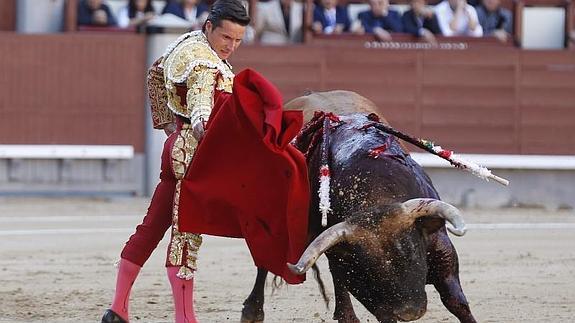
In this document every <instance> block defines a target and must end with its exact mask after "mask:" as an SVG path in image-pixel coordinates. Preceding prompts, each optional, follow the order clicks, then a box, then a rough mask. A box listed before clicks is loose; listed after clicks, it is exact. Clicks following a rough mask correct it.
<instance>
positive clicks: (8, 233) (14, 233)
mask: <svg viewBox="0 0 575 323" xmlns="http://www.w3.org/2000/svg"><path fill="white" fill-rule="evenodd" d="M134 231H135V228H131V229H126V228H93V229H36V230H0V237H1V236H26V235H46V234H48V235H51V234H86V233H132V232H134Z"/></svg>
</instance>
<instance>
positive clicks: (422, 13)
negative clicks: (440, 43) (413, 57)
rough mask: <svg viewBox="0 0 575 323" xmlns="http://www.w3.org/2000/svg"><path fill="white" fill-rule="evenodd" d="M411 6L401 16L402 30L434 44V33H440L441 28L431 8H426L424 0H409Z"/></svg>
mask: <svg viewBox="0 0 575 323" xmlns="http://www.w3.org/2000/svg"><path fill="white" fill-rule="evenodd" d="M409 5H410V6H411V8H410V9H409V10H408V11H406V12H405V13H404V14H403V16H402V17H401V21H402V22H403V30H404V31H405V32H406V33H410V34H412V35H414V36H417V37H421V38H423V39H425V40H426V41H427V42H428V43H432V44H436V43H437V41H436V40H435V36H434V34H435V35H441V28H439V22H438V21H437V16H435V12H434V11H433V9H430V8H427V6H426V2H425V0H410V3H409Z"/></svg>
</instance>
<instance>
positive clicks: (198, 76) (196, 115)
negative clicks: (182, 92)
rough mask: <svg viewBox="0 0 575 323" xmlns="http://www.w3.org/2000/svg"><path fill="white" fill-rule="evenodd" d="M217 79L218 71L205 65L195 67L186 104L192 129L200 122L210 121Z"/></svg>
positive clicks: (189, 78)
mask: <svg viewBox="0 0 575 323" xmlns="http://www.w3.org/2000/svg"><path fill="white" fill-rule="evenodd" d="M217 77H218V70H217V69H215V68H210V67H207V66H204V65H198V66H195V67H194V72H193V73H192V74H191V75H190V77H188V80H187V87H188V92H187V95H186V102H187V108H188V111H190V123H191V125H192V127H194V126H196V125H197V124H198V123H199V122H204V121H208V118H209V117H210V113H211V112H212V107H213V104H214V88H215V84H216V79H217Z"/></svg>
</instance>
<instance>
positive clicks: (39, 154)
mask: <svg viewBox="0 0 575 323" xmlns="http://www.w3.org/2000/svg"><path fill="white" fill-rule="evenodd" d="M0 158H19V159H132V158H134V147H133V146H130V145H0Z"/></svg>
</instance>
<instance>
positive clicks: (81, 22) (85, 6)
mask: <svg viewBox="0 0 575 323" xmlns="http://www.w3.org/2000/svg"><path fill="white" fill-rule="evenodd" d="M117 25H118V24H117V22H116V18H115V17H114V15H113V14H112V10H110V7H108V6H107V5H105V4H104V3H102V0H82V1H80V3H79V4H78V26H108V27H113V26H117Z"/></svg>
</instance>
